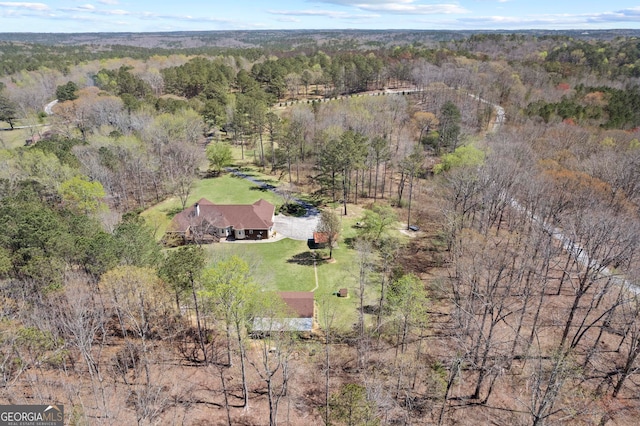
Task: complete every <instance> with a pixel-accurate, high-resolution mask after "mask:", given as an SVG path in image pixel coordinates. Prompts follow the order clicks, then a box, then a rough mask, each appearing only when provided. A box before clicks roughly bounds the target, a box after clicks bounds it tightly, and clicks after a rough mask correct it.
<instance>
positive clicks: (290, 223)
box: [273, 214, 320, 241]
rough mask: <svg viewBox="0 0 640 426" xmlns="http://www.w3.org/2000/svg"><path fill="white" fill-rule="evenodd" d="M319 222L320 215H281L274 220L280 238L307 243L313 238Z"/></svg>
mask: <svg viewBox="0 0 640 426" xmlns="http://www.w3.org/2000/svg"><path fill="white" fill-rule="evenodd" d="M319 220H320V215H319V214H315V215H314V214H310V215H307V216H304V217H293V216H285V215H282V214H279V215H277V216H276V217H275V218H274V225H273V227H274V229H275V230H276V233H277V234H278V236H284V237H287V238H291V239H292V240H301V241H306V240H308V239H309V238H313V231H315V230H316V228H317V227H318V221H319Z"/></svg>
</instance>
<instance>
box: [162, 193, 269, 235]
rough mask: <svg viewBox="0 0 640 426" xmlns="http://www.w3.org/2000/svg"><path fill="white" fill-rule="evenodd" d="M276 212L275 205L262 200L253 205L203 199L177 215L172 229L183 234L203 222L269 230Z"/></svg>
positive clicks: (213, 224)
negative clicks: (215, 202) (221, 202)
mask: <svg viewBox="0 0 640 426" xmlns="http://www.w3.org/2000/svg"><path fill="white" fill-rule="evenodd" d="M274 212H275V207H274V205H273V204H271V203H270V202H268V201H266V200H262V199H260V200H258V201H256V202H255V203H253V204H214V203H212V202H211V201H209V200H207V199H206V198H201V199H200V200H198V202H196V203H195V204H194V205H192V206H191V207H188V208H186V209H185V210H183V211H181V212H180V213H178V214H177V215H175V217H174V218H173V220H172V222H171V228H170V229H171V230H173V231H178V232H182V231H186V230H187V229H188V228H189V226H192V225H201V224H202V223H203V222H207V223H208V224H210V225H212V226H214V227H216V228H228V227H233V228H234V229H269V228H270V227H272V226H273V214H274Z"/></svg>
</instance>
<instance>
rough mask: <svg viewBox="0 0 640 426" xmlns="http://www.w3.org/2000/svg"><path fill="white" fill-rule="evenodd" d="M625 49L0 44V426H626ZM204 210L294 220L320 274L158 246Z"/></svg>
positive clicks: (113, 40)
mask: <svg viewBox="0 0 640 426" xmlns="http://www.w3.org/2000/svg"><path fill="white" fill-rule="evenodd" d="M639 36H640V33H637V32H633V31H594V32H589V33H583V32H561V31H558V32H553V31H524V32H518V33H502V32H495V31H491V32H476V33H473V32H453V31H447V32H437V31H424V32H419V31H418V32H412V31H388V32H383V31H256V32H251V31H244V32H211V33H209V32H193V33H189V32H186V33H148V34H125V33H123V34H116V35H114V34H47V35H41V34H8V33H5V34H0V58H1V60H0V127H1V128H2V131H0V143H1V145H2V146H1V149H0V229H2V231H1V232H0V300H1V301H2V302H1V305H0V402H2V403H3V404H9V403H11V404H50V403H57V404H62V405H64V407H65V423H68V424H133V423H138V424H167V423H168V424H230V425H231V424H233V425H236V424H246V425H254V424H255V425H263V424H264V425H266V424H269V425H276V424H282V425H285V424H291V425H299V424H310V423H312V424H327V425H328V424H332V425H342V424H344V425H396V424H438V425H454V424H473V425H475V424H488V423H493V424H514V425H520V424H522V425H525V424H533V425H544V424H561V423H570V424H585V425H586V424H599V425H627V424H628V425H632V424H635V423H636V419H637V417H638V416H639V415H640V400H639V399H638V395H639V394H640V393H639V392H640V388H639V386H640V377H638V375H637V372H638V369H639V368H640V359H638V358H639V355H640V300H639V299H638V293H640V283H638V282H637V277H638V268H639V267H640V263H639V260H640V259H637V258H636V257H637V254H638V255H640V252H638V253H637V252H636V249H639V248H640V246H639V244H640V217H639V213H640V210H639V208H640V130H639V129H640V38H639ZM234 173H235V174H234ZM239 175H241V176H245V177H246V176H250V177H252V178H253V179H257V180H258V181H260V182H264V183H265V185H264V186H247V185H250V184H246V185H245V186H242V185H244V184H243V183H242V182H241V181H242V179H240V178H238V177H237V176H239ZM205 195H206V196H208V197H214V198H212V201H215V202H220V203H225V202H227V203H238V204H239V203H245V202H246V200H249V199H251V200H254V199H255V200H257V199H258V198H261V197H266V198H268V197H273V198H271V199H273V200H277V204H279V205H278V206H277V209H278V211H279V212H281V213H280V214H283V215H290V216H291V217H295V216H296V215H298V216H300V215H305V214H306V215H307V216H309V215H317V216H318V219H317V220H318V228H317V230H318V231H321V232H323V233H324V234H326V235H328V239H329V241H328V248H326V249H324V250H311V249H310V248H309V247H308V246H307V241H293V240H290V239H283V240H280V241H277V242H261V243H259V244H242V245H241V244H239V243H237V244H235V243H222V242H215V243H213V244H202V241H195V240H194V241H192V242H193V244H188V245H185V246H181V244H179V242H178V241H175V240H172V239H170V238H168V237H167V235H168V234H165V231H167V230H168V226H170V225H168V224H169V223H170V221H171V219H172V217H173V216H174V215H175V214H177V213H178V212H180V211H182V210H184V209H185V208H186V207H188V206H190V205H192V204H193V203H194V202H195V201H197V200H198V199H200V198H201V197H204V196H205ZM218 200H220V201H218ZM252 202H253V201H252ZM310 237H311V236H310ZM312 240H313V239H312ZM265 247H266V248H265ZM314 276H315V281H313V282H314V283H315V288H314V290H313V291H315V306H316V311H315V326H314V328H313V331H312V332H310V333H295V332H291V331H288V330H285V328H286V327H285V325H286V321H285V319H286V318H287V317H288V316H289V315H290V312H287V307H286V306H285V305H283V303H282V301H281V299H280V298H279V297H278V295H277V292H278V291H291V290H295V291H302V290H308V288H310V287H313V285H311V286H309V285H308V281H307V279H308V280H313V277H314ZM318 277H320V278H318ZM339 288H345V290H347V291H348V294H349V297H348V298H344V299H343V298H341V297H340V298H339V297H337V295H336V293H337V290H338V289H339ZM265 318H268V319H269V321H268V323H267V324H266V327H267V332H262V333H260V334H259V335H258V334H257V333H255V332H254V328H255V324H256V321H257V320H258V319H259V320H260V321H262V323H261V324H262V325H263V326H265V324H264V319H265ZM263 330H264V328H263Z"/></svg>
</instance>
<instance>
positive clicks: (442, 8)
mask: <svg viewBox="0 0 640 426" xmlns="http://www.w3.org/2000/svg"><path fill="white" fill-rule="evenodd" d="M355 6H356V7H358V8H359V9H363V10H370V11H374V12H386V13H395V14H406V15H415V14H419V15H450V14H458V13H469V11H468V10H467V9H465V8H464V7H461V6H459V5H457V4H412V3H409V2H402V3H384V4H379V5H378V4H377V3H374V4H357V5H355Z"/></svg>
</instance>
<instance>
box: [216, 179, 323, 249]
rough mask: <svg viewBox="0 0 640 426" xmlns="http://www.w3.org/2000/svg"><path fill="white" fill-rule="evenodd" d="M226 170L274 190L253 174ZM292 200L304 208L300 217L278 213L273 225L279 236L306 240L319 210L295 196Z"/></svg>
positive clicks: (311, 235)
mask: <svg viewBox="0 0 640 426" xmlns="http://www.w3.org/2000/svg"><path fill="white" fill-rule="evenodd" d="M226 170H227V171H228V172H229V173H232V174H234V175H235V176H238V177H241V178H243V179H246V180H248V181H250V182H252V183H254V184H256V185H258V186H259V187H260V188H264V189H267V190H269V191H272V192H275V189H276V187H275V186H273V185H270V184H268V183H265V182H263V181H261V180H260V179H256V178H254V177H253V176H249V175H247V174H245V173H242V172H241V171H239V170H238V169H234V168H231V167H227V168H226ZM293 202H295V203H298V204H300V205H301V206H302V207H304V208H305V209H306V213H305V214H304V216H302V217H293V216H285V215H283V214H278V215H277V216H276V217H275V218H274V225H273V228H274V229H275V231H276V234H277V235H279V236H284V237H286V238H291V239H292V240H300V241H306V240H308V239H309V238H313V231H315V230H316V228H317V227H318V222H319V220H320V211H319V210H318V209H317V208H316V207H314V206H312V205H311V204H309V203H306V202H304V201H302V200H299V199H297V198H294V199H293Z"/></svg>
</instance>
